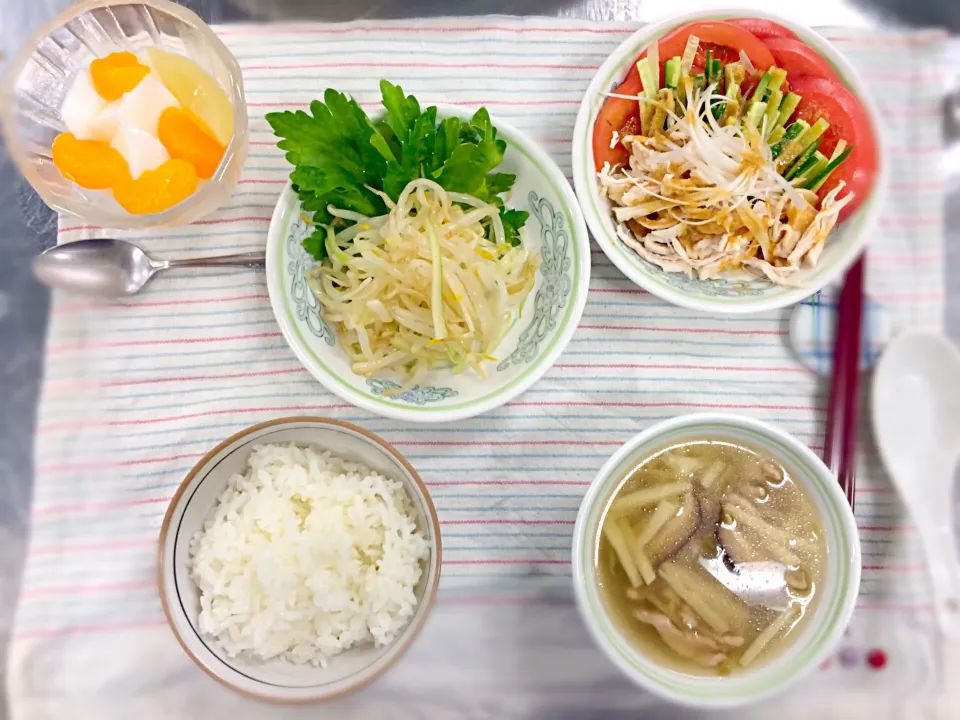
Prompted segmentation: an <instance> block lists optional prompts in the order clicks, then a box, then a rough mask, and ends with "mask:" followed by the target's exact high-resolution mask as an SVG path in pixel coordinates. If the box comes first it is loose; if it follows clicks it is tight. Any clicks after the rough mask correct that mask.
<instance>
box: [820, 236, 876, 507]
mask: <svg viewBox="0 0 960 720" xmlns="http://www.w3.org/2000/svg"><path fill="white" fill-rule="evenodd" d="M865 263H866V260H865V256H864V255H861V256H860V258H859V259H858V260H857V262H856V263H854V265H853V267H851V268H850V269H849V270H848V271H847V277H846V279H844V281H843V290H842V291H841V293H840V305H839V308H838V310H837V323H836V336H835V338H834V344H833V371H832V373H833V374H832V377H831V381H830V404H829V406H828V407H827V429H826V437H825V438H824V443H823V460H824V462H825V463H826V464H827V466H828V467H829V468H830V471H831V472H833V473H834V474H835V475H836V476H837V480H838V481H839V482H840V487H841V488H843V492H844V494H846V496H847V500H848V501H849V502H850V507H851V508H853V502H854V495H855V493H856V463H857V459H856V445H857V425H858V424H859V415H858V405H859V399H860V344H861V326H862V324H863V275H864V265H865Z"/></svg>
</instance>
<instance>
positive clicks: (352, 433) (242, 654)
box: [158, 417, 441, 703]
mask: <svg viewBox="0 0 960 720" xmlns="http://www.w3.org/2000/svg"><path fill="white" fill-rule="evenodd" d="M440 555H441V543H440V526H439V523H438V521H437V514H436V510H435V509H434V506H433V502H432V501H431V499H430V495H429V493H428V492H427V489H426V487H425V485H424V484H423V481H422V480H421V479H420V477H419V476H418V475H417V472H416V471H415V470H414V469H413V467H412V466H411V465H410V463H409V462H407V460H406V459H404V457H403V456H402V455H400V453H399V452H397V451H396V450H395V449H394V448H393V447H391V446H390V445H389V444H388V443H386V442H385V441H384V440H382V439H381V438H379V437H377V436H376V435H373V434H371V433H369V432H367V431H366V430H363V429H362V428H359V427H357V426H355V425H351V424H349V423H344V422H340V421H337V420H330V419H326V418H315V417H294V418H284V419H279V420H273V421H270V422H265V423H262V424H260V425H255V426H253V427H251V428H248V429H246V430H243V431H241V432H239V433H237V434H236V435H234V436H233V437H230V438H228V439H227V440H225V441H223V442H222V443H220V445H218V446H217V447H215V448H214V449H213V450H211V451H210V452H209V453H207V455H206V456H204V457H203V459H201V460H200V462H198V463H197V464H196V466H194V468H193V469H192V470H191V471H190V473H189V474H188V475H187V476H186V478H185V479H184V481H183V482H182V483H181V485H180V487H179V488H178V489H177V492H176V494H175V495H174V496H173V498H172V499H171V501H170V506H169V507H168V509H167V513H166V515H165V517H164V519H163V525H162V527H161V530H160V540H159V558H158V560H159V564H158V582H159V589H160V599H161V602H162V604H163V609H164V613H165V615H166V617H167V622H168V623H169V625H170V628H171V629H172V630H173V633H174V635H175V636H176V638H177V640H178V641H179V642H180V645H181V646H182V647H183V649H184V651H185V652H186V653H187V655H189V656H190V658H191V659H192V660H193V661H194V662H195V663H196V664H197V665H198V666H199V667H200V669H202V670H203V671H204V672H206V673H207V674H208V675H210V676H211V677H212V678H214V679H215V680H217V681H218V682H220V683H222V684H224V685H226V686H227V687H230V688H231V689H233V690H236V691H237V692H240V693H242V694H244V695H247V696H250V697H254V698H257V699H260V700H266V701H272V702H280V703H306V702H316V701H322V700H328V699H331V698H334V697H339V696H341V695H344V694H346V693H349V692H352V691H354V690H357V689H359V688H361V687H363V686H365V685H367V684H368V683H370V682H371V681H373V680H374V679H375V678H376V677H377V676H378V675H380V674H381V673H383V672H384V671H385V670H386V669H387V668H389V667H390V666H391V665H392V664H393V663H395V662H396V661H397V660H398V659H399V658H400V656H401V655H402V654H403V653H404V652H405V651H406V650H407V649H408V648H409V646H410V645H411V643H412V642H413V640H414V639H415V637H416V635H417V634H418V632H419V631H420V628H421V627H422V626H423V623H424V621H425V620H426V618H427V615H428V614H429V612H430V609H431V607H432V605H433V601H434V599H435V597H436V592H437V585H438V583H439V580H440Z"/></svg>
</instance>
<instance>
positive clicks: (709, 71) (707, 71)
mask: <svg viewBox="0 0 960 720" xmlns="http://www.w3.org/2000/svg"><path fill="white" fill-rule="evenodd" d="M703 73H704V75H706V76H707V85H709V84H710V83H712V82H713V51H712V50H707V59H706V61H705V62H704V63H703Z"/></svg>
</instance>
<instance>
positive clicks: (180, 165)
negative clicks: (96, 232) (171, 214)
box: [113, 158, 198, 215]
mask: <svg viewBox="0 0 960 720" xmlns="http://www.w3.org/2000/svg"><path fill="white" fill-rule="evenodd" d="M197 182H198V180H197V171H196V170H195V169H194V167H193V165H191V164H190V163H189V162H188V161H186V160H183V159H181V158H171V159H170V160H167V161H166V162H165V163H164V164H163V165H161V166H160V167H158V168H156V169H154V170H145V171H144V172H143V173H142V174H141V175H140V177H138V178H137V179H136V180H133V179H128V180H126V181H125V182H122V183H120V184H118V185H116V186H115V187H114V188H113V197H114V198H116V200H117V202H118V203H120V206H121V207H122V208H123V209H124V210H126V211H127V212H129V213H133V214H134V215H149V214H150V213H157V212H163V211H164V210H169V209H170V208H172V207H173V206H174V205H176V204H177V203H178V202H181V201H183V200H186V199H187V198H188V197H190V196H191V195H192V194H193V192H194V190H196V189H197Z"/></svg>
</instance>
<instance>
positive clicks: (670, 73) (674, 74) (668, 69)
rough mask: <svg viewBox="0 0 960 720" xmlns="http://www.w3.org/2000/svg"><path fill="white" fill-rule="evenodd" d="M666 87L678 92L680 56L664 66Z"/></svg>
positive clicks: (668, 61) (671, 59)
mask: <svg viewBox="0 0 960 720" xmlns="http://www.w3.org/2000/svg"><path fill="white" fill-rule="evenodd" d="M663 84H664V86H666V87H668V88H671V89H672V90H676V89H677V88H678V87H679V86H680V56H679V55H677V56H676V57H673V58H670V59H669V60H667V62H665V63H664V65H663Z"/></svg>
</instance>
